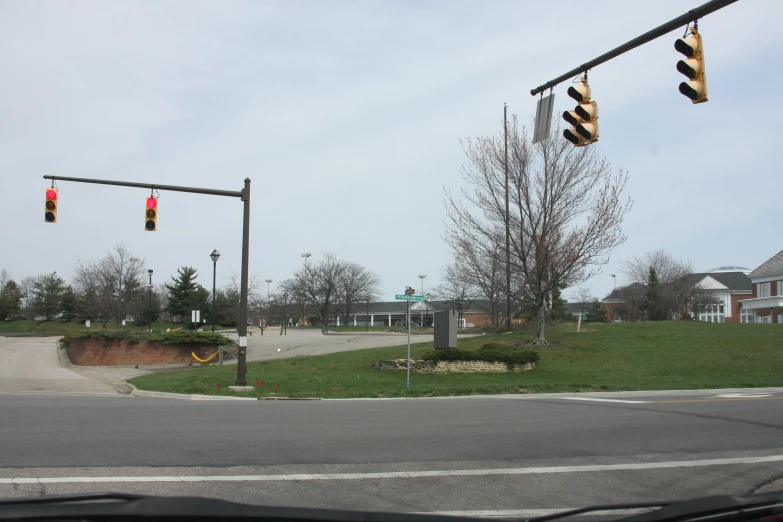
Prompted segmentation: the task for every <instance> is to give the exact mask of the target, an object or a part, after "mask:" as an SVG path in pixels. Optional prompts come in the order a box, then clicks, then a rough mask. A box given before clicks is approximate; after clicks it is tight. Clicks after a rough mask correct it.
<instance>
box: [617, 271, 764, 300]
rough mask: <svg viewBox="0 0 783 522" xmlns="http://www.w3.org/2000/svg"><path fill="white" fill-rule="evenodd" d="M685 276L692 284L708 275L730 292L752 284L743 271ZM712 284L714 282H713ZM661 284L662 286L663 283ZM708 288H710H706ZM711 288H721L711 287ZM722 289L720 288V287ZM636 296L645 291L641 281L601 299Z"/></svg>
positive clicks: (638, 296) (750, 287) (749, 287)
mask: <svg viewBox="0 0 783 522" xmlns="http://www.w3.org/2000/svg"><path fill="white" fill-rule="evenodd" d="M685 277H688V278H690V279H691V280H692V281H693V284H698V283H699V282H701V281H704V280H705V279H706V278H708V277H710V278H712V279H714V280H715V281H717V282H718V283H719V284H721V285H723V286H725V287H726V288H727V289H728V290H729V291H731V292H750V291H751V289H752V285H751V282H750V277H748V275H746V274H745V272H742V271H737V272H723V271H720V272H701V273H696V274H689V275H687V276H685ZM713 284H714V283H713ZM661 286H664V285H663V284H662V285H661ZM708 289H710V288H708ZM711 289H712V290H715V289H721V288H711ZM721 290H722V289H721ZM724 291H725V290H724ZM629 292H630V295H632V296H633V297H636V298H640V297H643V296H644V294H645V293H646V292H647V287H646V286H645V285H643V284H641V283H633V284H630V285H628V286H624V287H622V288H618V289H616V290H614V291H613V292H612V293H610V294H609V295H607V296H606V297H604V298H603V301H605V302H606V301H624V300H626V299H627V296H628V293H629Z"/></svg>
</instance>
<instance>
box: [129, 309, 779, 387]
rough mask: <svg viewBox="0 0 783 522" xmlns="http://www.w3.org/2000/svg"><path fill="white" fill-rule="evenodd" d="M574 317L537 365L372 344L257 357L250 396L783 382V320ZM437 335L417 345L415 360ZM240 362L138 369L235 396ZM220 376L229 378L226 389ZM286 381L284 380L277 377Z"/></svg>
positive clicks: (462, 344)
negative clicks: (473, 367)
mask: <svg viewBox="0 0 783 522" xmlns="http://www.w3.org/2000/svg"><path fill="white" fill-rule="evenodd" d="M583 326H584V328H587V329H589V330H591V331H582V332H580V333H577V332H575V331H574V330H575V327H574V325H565V326H562V327H558V328H555V329H552V330H550V331H549V332H548V334H547V338H548V339H549V341H550V346H549V347H545V348H540V349H538V351H539V354H540V362H539V363H538V366H537V367H536V368H535V369H534V370H531V371H527V372H521V373H496V374H485V373H482V374H458V373H454V374H442V375H437V374H436V375H433V374H418V373H412V374H411V381H413V386H412V388H411V390H410V391H406V389H405V373H404V372H400V371H389V370H378V369H374V368H370V367H369V366H370V364H372V363H374V362H377V361H379V360H382V359H400V358H404V357H405V351H406V348H405V347H404V346H399V347H391V348H371V349H366V350H356V351H351V352H342V353H334V354H329V355H320V356H312V357H297V358H292V359H280V360H275V361H264V362H252V363H249V364H248V370H249V372H248V375H247V380H248V382H249V383H250V384H254V383H255V382H256V381H263V382H264V385H263V386H256V391H255V392H252V393H248V394H247V395H250V396H261V397H267V396H275V395H277V396H284V397H397V396H431V395H469V394H497V393H533V392H560V391H571V392H575V391H623V390H662V389H701V388H733V387H765V386H783V329H782V328H781V327H780V326H779V325H776V324H769V325H767V324H710V323H699V322H659V323H652V322H645V323H625V324H595V323H590V324H588V325H583ZM533 335H534V334H533V332H515V333H512V334H506V335H484V336H478V337H473V338H465V339H460V340H459V348H460V349H469V350H475V349H478V348H479V347H480V346H481V345H482V344H484V343H487V342H501V343H507V344H510V343H512V342H516V341H523V342H524V341H530V340H532V338H533ZM431 348H432V343H421V344H416V345H413V346H412V347H411V354H412V357H413V358H414V359H417V358H421V356H422V355H423V354H424V353H425V352H427V351H428V350H430V349H431ZM235 379H236V366H233V365H232V366H223V367H218V366H210V367H204V368H195V369H188V370H185V371H177V372H164V373H159V374H152V375H146V376H143V377H137V378H135V379H133V380H131V381H130V382H131V383H133V384H134V385H135V386H137V387H138V388H140V389H144V390H157V391H168V392H178V393H203V394H217V395H231V394H232V393H231V392H229V391H228V390H227V388H226V387H227V386H228V385H230V384H233V383H234V381H235ZM217 384H221V387H220V388H217ZM275 384H280V388H279V389H277V390H276V389H275V387H274V385H275Z"/></svg>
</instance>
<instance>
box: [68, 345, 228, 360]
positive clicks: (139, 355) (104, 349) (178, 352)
mask: <svg viewBox="0 0 783 522" xmlns="http://www.w3.org/2000/svg"><path fill="white" fill-rule="evenodd" d="M216 350H217V346H211V345H203V344H147V343H146V342H140V343H137V344H128V343H126V342H125V341H112V342H108V343H104V342H103V341H100V340H97V339H73V340H71V342H70V344H69V345H68V347H67V348H66V351H67V352H68V357H70V358H71V362H72V363H73V364H75V365H77V366H134V365H136V364H184V363H188V362H194V361H193V358H192V357H191V356H190V352H195V354H196V355H198V356H199V357H200V358H202V359H205V358H207V357H209V356H210V355H212V354H213V353H215V351H216ZM197 364H198V363H197Z"/></svg>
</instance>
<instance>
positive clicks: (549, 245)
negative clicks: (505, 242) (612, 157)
mask: <svg viewBox="0 0 783 522" xmlns="http://www.w3.org/2000/svg"><path fill="white" fill-rule="evenodd" d="M553 127H554V128H553V130H552V134H551V135H550V137H549V139H547V140H545V141H542V142H539V143H538V144H536V145H533V144H532V142H531V139H530V136H529V135H528V133H527V130H526V129H525V128H524V127H522V126H520V125H519V124H518V122H517V118H516V116H512V118H511V121H510V122H509V126H508V131H509V132H508V152H509V162H508V171H509V200H510V201H509V205H510V209H509V216H508V226H509V229H510V231H511V265H512V266H511V268H512V270H513V271H516V272H518V273H519V276H520V277H521V278H522V280H523V282H524V287H525V289H526V291H527V292H529V295H530V297H531V298H532V301H533V305H534V306H535V308H536V310H537V331H536V340H535V343H536V344H546V337H545V321H546V312H547V304H548V302H549V300H550V299H551V295H552V292H553V290H554V289H555V288H557V287H561V288H563V287H570V286H576V285H578V284H580V283H582V282H584V281H586V280H587V279H589V278H590V277H592V276H593V275H595V274H597V273H598V272H599V271H600V267H601V265H603V264H605V263H606V262H607V261H608V259H609V254H610V253H611V251H612V249H613V248H614V247H616V246H617V245H620V244H622V243H623V242H624V241H625V239H626V237H625V235H623V234H622V231H621V225H622V222H623V219H624V217H625V215H626V214H627V212H628V211H630V209H631V201H630V199H629V200H627V201H626V202H622V201H621V197H622V192H623V190H624V188H625V184H626V182H627V175H626V174H625V173H624V172H622V171H620V172H618V173H617V174H612V169H611V166H610V165H609V163H608V162H607V161H606V160H605V159H603V158H600V157H599V156H598V154H597V153H596V150H595V147H589V146H588V147H574V146H573V145H571V143H569V142H568V141H566V140H564V139H563V138H562V137H561V133H562V128H561V126H560V125H553ZM463 150H464V151H465V154H466V156H467V158H468V165H467V167H465V168H463V174H462V177H463V180H464V181H465V182H467V183H468V184H469V185H471V189H470V190H466V189H463V190H462V198H461V199H460V198H458V197H455V196H453V195H452V194H451V193H450V192H447V193H446V200H445V204H446V207H447V213H448V220H447V226H448V228H449V232H448V234H449V235H456V236H460V237H463V238H464V239H465V240H466V241H469V242H472V243H485V242H490V241H493V238H495V237H496V230H497V229H498V228H499V227H501V226H505V221H506V213H505V198H504V194H505V187H504V180H505V177H504V157H505V156H504V140H503V134H502V132H501V133H500V134H499V135H497V136H494V137H493V136H490V137H483V138H477V139H476V140H466V141H465V142H463ZM495 241H497V240H496V239H495Z"/></svg>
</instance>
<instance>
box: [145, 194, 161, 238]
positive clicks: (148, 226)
mask: <svg viewBox="0 0 783 522" xmlns="http://www.w3.org/2000/svg"><path fill="white" fill-rule="evenodd" d="M157 229H158V198H156V197H155V196H149V197H148V198H147V209H146V211H145V214H144V230H146V231H147V232H155V231H156V230H157Z"/></svg>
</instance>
